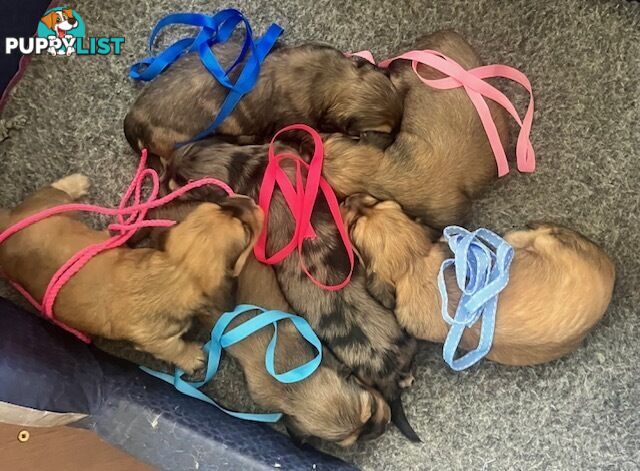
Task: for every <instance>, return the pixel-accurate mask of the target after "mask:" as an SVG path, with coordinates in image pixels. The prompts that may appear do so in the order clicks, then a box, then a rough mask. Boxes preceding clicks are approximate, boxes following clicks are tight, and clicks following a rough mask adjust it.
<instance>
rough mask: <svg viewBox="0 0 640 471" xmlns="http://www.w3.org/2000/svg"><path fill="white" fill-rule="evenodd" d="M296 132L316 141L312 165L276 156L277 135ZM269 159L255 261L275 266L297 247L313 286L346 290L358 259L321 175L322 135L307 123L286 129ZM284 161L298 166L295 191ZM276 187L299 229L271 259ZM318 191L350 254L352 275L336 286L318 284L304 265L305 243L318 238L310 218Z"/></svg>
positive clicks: (262, 189) (295, 157)
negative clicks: (304, 174)
mask: <svg viewBox="0 0 640 471" xmlns="http://www.w3.org/2000/svg"><path fill="white" fill-rule="evenodd" d="M294 130H301V131H305V132H307V133H309V134H310V135H311V137H312V138H313V143H314V150H313V156H312V158H311V161H310V163H309V164H307V163H306V162H304V161H303V160H302V159H301V158H300V157H299V156H298V155H295V154H293V153H290V152H284V153H280V154H276V153H275V150H274V143H275V140H276V139H277V138H278V136H280V135H281V134H283V133H285V132H288V131H294ZM268 157H269V162H268V164H267V168H266V170H265V174H264V178H263V180H262V185H261V187H260V195H259V197H258V205H259V206H260V207H261V208H262V210H263V211H264V215H265V218H264V227H263V229H262V232H261V234H260V237H258V241H257V242H256V245H255V246H254V249H253V250H254V254H255V256H256V258H257V259H258V260H259V261H261V262H262V263H266V264H269V265H274V264H276V263H279V262H281V261H282V260H284V259H285V258H286V257H288V256H289V255H290V254H291V252H293V251H294V250H295V249H296V248H297V251H298V256H299V257H300V266H301V267H302V270H303V271H304V272H305V273H306V274H307V276H308V277H309V279H311V281H312V282H313V283H314V284H316V285H317V286H319V287H320V288H322V289H325V290H328V291H337V290H340V289H342V288H344V287H345V286H346V285H347V284H348V283H349V281H350V280H351V275H352V274H353V268H354V265H355V257H354V255H353V248H352V246H351V241H350V240H349V236H348V234H347V231H346V229H345V225H344V222H343V221H342V215H341V214H340V205H339V203H338V199H337V198H336V195H335V194H334V192H333V190H332V189H331V186H329V184H328V183H327V181H326V180H325V179H324V178H323V177H322V175H321V174H322V163H323V160H324V145H323V144H322V139H321V137H320V135H319V134H318V133H317V131H316V130H315V129H313V128H311V127H309V126H307V125H305V124H292V125H290V126H287V127H285V128H283V129H281V130H280V131H278V132H277V133H276V135H275V136H273V139H272V140H271V144H270V145H269V153H268ZM283 160H291V161H293V162H294V163H295V165H296V168H295V188H294V185H293V184H292V183H291V181H290V180H289V177H288V176H287V174H286V173H285V171H284V170H283V169H282V167H281V166H280V164H281V162H282V161H283ZM303 168H304V169H306V170H307V177H306V184H305V183H304V179H303V177H302V169H303ZM276 184H277V185H278V188H279V189H280V191H281V192H282V195H283V196H284V198H285V201H286V203H287V206H288V207H289V210H290V211H291V215H292V216H293V218H294V219H295V223H296V226H295V231H294V233H293V237H292V238H291V240H290V241H289V242H288V243H287V244H286V245H285V246H284V247H282V248H281V249H279V250H278V251H276V253H274V254H273V255H271V256H269V257H268V256H267V255H266V245H267V229H268V224H269V209H270V207H271V200H272V198H273V192H274V190H275V187H276ZM319 190H320V191H322V194H323V195H324V198H325V199H326V201H327V205H328V206H329V211H330V212H331V215H332V216H333V220H334V221H335V223H336V226H337V228H338V232H339V233H340V238H341V239H342V243H343V245H344V247H345V250H346V252H347V256H348V257H349V264H350V269H349V274H348V275H347V276H346V278H345V279H344V280H343V281H342V282H340V283H338V284H336V285H326V284H324V283H321V282H320V281H318V280H317V279H316V278H315V277H314V276H313V275H312V274H311V273H310V272H309V270H308V268H307V265H306V264H305V262H304V256H303V253H302V250H303V247H304V241H305V240H306V239H315V238H316V233H315V231H314V230H313V227H312V226H311V216H312V214H313V207H314V206H315V203H316V198H317V196H318V191H319Z"/></svg>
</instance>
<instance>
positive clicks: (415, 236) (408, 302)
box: [344, 194, 615, 365]
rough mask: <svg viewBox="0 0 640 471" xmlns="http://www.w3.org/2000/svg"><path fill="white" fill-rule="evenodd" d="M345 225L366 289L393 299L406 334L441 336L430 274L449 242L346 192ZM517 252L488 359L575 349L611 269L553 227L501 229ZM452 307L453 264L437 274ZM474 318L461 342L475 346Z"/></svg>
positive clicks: (606, 295)
mask: <svg viewBox="0 0 640 471" xmlns="http://www.w3.org/2000/svg"><path fill="white" fill-rule="evenodd" d="M344 212H345V221H346V223H347V224H348V226H349V232H350V236H351V239H352V241H353V243H354V244H355V245H356V246H357V248H358V250H359V252H360V253H361V255H362V257H363V258H364V260H365V264H366V265H367V273H368V282H369V289H370V291H371V292H372V293H374V295H375V296H376V297H378V298H379V299H380V300H382V301H383V302H384V303H385V304H386V305H389V306H392V305H395V313H396V316H397V318H398V322H400V325H402V326H403V327H404V328H405V329H407V330H408V331H409V332H410V333H411V334H412V335H414V336H415V337H417V338H418V339H422V340H429V341H431V342H440V343H442V342H444V340H445V337H446V335H447V332H448V330H449V326H448V324H446V323H445V321H444V320H443V319H442V315H441V306H442V302H441V297H440V293H439V291H438V286H437V275H438V271H439V269H440V265H441V264H442V262H443V261H444V260H445V259H447V258H451V256H452V255H451V253H450V251H449V248H448V246H447V245H446V244H445V243H443V242H440V243H435V244H432V243H431V242H430V240H429V238H428V237H425V233H424V230H423V228H422V227H421V226H420V225H419V224H417V223H416V222H414V221H412V220H411V219H410V218H409V217H408V216H407V215H405V214H404V213H403V212H402V210H401V208H400V206H399V205H398V204H397V203H395V202H393V201H383V202H379V201H378V200H376V199H374V198H373V197H371V196H369V195H362V194H361V195H353V196H351V197H349V198H348V199H347V201H346V202H345V208H344ZM504 239H505V240H506V241H507V242H508V243H509V244H510V245H512V246H513V248H514V249H515V256H514V259H513V262H512V265H511V269H510V274H509V284H508V285H507V286H506V288H505V289H504V290H503V291H502V292H501V293H500V296H499V298H498V310H497V314H496V325H495V333H494V339H493V346H492V348H491V350H490V352H489V354H488V355H487V358H489V359H491V360H493V361H496V362H498V363H503V364H507V365H534V364H537V363H544V362H548V361H551V360H555V359H557V358H560V357H561V356H563V355H566V354H568V353H570V352H572V351H574V350H575V349H576V348H577V347H578V346H579V344H580V343H581V342H582V340H583V339H584V338H585V336H586V335H587V333H588V332H589V331H590V330H591V329H592V328H593V327H594V326H595V325H596V323H597V322H598V321H599V320H600V319H601V318H602V316H603V315H604V312H605V310H606V309H607V306H608V305H609V302H610V300H611V294H612V290H613V284H614V281H615V268H614V266H613V263H612V262H611V260H610V258H609V257H608V256H607V254H606V253H605V252H604V251H603V250H602V249H601V248H600V247H598V246H597V245H596V244H594V243H593V242H591V241H590V240H588V239H587V238H586V237H584V236H582V235H580V234H578V233H577V232H575V231H572V230H570V229H567V228H564V227H560V226H555V225H551V224H537V225H532V226H531V227H530V229H528V230H522V231H512V232H508V233H507V234H506V235H505V237H504ZM445 277H448V280H447V286H448V287H449V290H448V295H449V299H450V304H451V305H450V306H449V310H450V312H453V311H454V310H455V306H457V304H458V301H459V299H460V292H459V290H458V288H457V285H456V283H455V273H454V272H453V270H450V271H448V272H445ZM479 324H480V323H476V324H475V325H474V326H473V327H472V328H471V329H467V330H466V331H465V334H464V335H463V337H462V342H461V344H460V345H461V348H463V349H466V350H471V349H473V348H475V346H476V345H478V339H479V330H480V325H479Z"/></svg>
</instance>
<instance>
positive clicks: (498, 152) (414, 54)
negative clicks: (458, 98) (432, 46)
mask: <svg viewBox="0 0 640 471" xmlns="http://www.w3.org/2000/svg"><path fill="white" fill-rule="evenodd" d="M348 55H353V56H358V57H361V58H363V59H365V60H367V61H369V62H371V63H372V64H375V60H374V58H373V55H372V54H371V52H369V51H360V52H356V53H353V54H348ZM400 59H406V60H410V61H411V66H412V68H413V71H414V72H415V74H416V75H417V76H418V78H419V79H420V80H421V81H422V83H424V84H425V85H428V86H429V87H432V88H437V89H440V90H450V89H453V88H460V87H463V88H464V90H465V91H466V92H467V95H469V99H470V100H471V102H472V103H473V106H474V107H475V108H476V111H477V112H478V116H480V121H481V122H482V126H483V127H484V130H485V132H486V134H487V138H488V139H489V144H490V145H491V150H492V151H493V155H494V157H495V159H496V164H497V167H498V176H499V177H502V176H504V175H506V174H507V173H509V163H508V162H507V156H506V153H505V150H504V147H503V146H502V142H501V141H500V135H499V134H498V130H497V128H496V124H495V123H494V121H493V118H492V117H491V111H490V110H489V105H487V102H486V100H485V98H489V99H490V100H493V101H494V102H496V103H498V104H499V105H500V106H502V107H503V108H504V109H505V110H506V111H507V113H509V114H510V115H511V116H512V117H513V119H514V120H515V121H516V123H518V125H519V126H520V133H519V134H518V141H517V144H516V161H517V166H518V170H519V171H520V172H533V171H535V168H536V157H535V152H534V151H533V146H532V144H531V140H530V138H529V135H530V134H531V127H532V125H533V89H532V87H531V82H529V79H528V78H527V76H526V75H524V74H523V73H522V72H520V71H519V70H517V69H514V68H513V67H509V66H506V65H500V64H493V65H485V66H481V67H476V68H474V69H470V70H466V69H465V68H464V67H462V66H461V65H460V64H458V63H457V62H456V61H454V60H453V59H451V58H450V57H447V56H446V55H444V54H442V53H441V52H438V51H432V50H429V49H425V50H423V51H409V52H406V53H404V54H402V55H400V56H398V57H394V58H392V59H387V60H384V61H382V62H380V63H379V64H378V66H379V67H381V68H387V67H389V65H390V64H391V63H392V62H393V61H396V60H400ZM418 64H424V65H426V66H429V67H432V68H434V69H436V70H437V71H439V72H442V73H443V74H445V75H447V76H448V77H446V78H442V79H431V80H430V79H426V78H424V77H422V76H421V75H420V74H419V73H418ZM492 77H501V78H506V79H508V80H511V81H513V82H516V83H518V84H520V85H522V86H523V87H524V88H525V89H526V90H527V91H528V92H529V106H528V107H527V111H526V113H525V115H524V118H522V119H521V118H520V115H519V114H518V112H517V111H516V109H515V107H514V106H513V103H511V101H510V100H509V99H508V98H507V97H506V96H505V95H504V94H503V93H502V92H501V91H500V90H498V89H497V88H495V87H494V86H492V85H491V84H489V83H488V82H486V81H485V79H487V78H492Z"/></svg>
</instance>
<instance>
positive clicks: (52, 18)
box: [40, 11, 57, 29]
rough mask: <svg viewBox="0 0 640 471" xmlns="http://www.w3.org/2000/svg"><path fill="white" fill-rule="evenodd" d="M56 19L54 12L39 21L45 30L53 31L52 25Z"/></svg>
mask: <svg viewBox="0 0 640 471" xmlns="http://www.w3.org/2000/svg"><path fill="white" fill-rule="evenodd" d="M56 18H57V15H56V12H55V11H53V12H51V13H49V14H48V15H45V16H43V17H42V18H40V21H42V22H43V23H44V24H45V25H46V26H47V28H49V29H53V25H55V24H56Z"/></svg>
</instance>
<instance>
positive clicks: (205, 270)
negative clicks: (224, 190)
mask: <svg viewBox="0 0 640 471" xmlns="http://www.w3.org/2000/svg"><path fill="white" fill-rule="evenodd" d="M88 186H89V181H88V179H87V178H86V177H84V176H82V175H72V176H69V177H66V178H64V179H62V180H59V181H58V182H56V183H54V184H52V185H51V186H49V187H46V188H43V189H42V190H40V191H38V192H36V193H34V194H33V195H31V196H30V197H29V198H28V199H27V200H25V201H24V202H23V203H22V204H20V205H19V206H18V207H16V208H15V209H14V210H13V211H11V213H10V216H9V217H6V216H5V217H4V218H2V220H1V221H0V222H2V225H1V226H0V231H1V230H3V229H5V228H6V227H7V226H8V225H11V224H14V223H16V222H18V221H20V220H21V219H23V218H25V217H26V216H28V215H30V214H34V213H36V212H39V211H41V210H43V209H46V208H50V207H53V206H57V205H60V204H65V203H70V202H72V201H74V200H76V199H77V198H79V197H81V196H83V195H84V194H85V193H86V190H87V188H88ZM262 220H263V215H262V211H261V210H260V209H259V208H258V207H257V206H256V205H255V204H254V203H253V202H252V201H251V200H250V199H248V198H246V197H230V198H227V199H226V200H224V201H221V202H220V203H219V204H211V203H207V204H201V205H199V206H198V207H197V209H196V210H195V211H193V213H192V214H190V216H189V217H188V218H187V219H185V221H184V222H183V223H181V224H178V225H177V226H176V227H175V228H172V229H171V230H170V231H169V232H168V234H167V238H166V244H165V250H164V251H160V250H153V249H128V248H116V249H112V250H108V251H106V252H103V253H101V254H99V255H97V256H96V257H94V258H93V259H92V260H91V261H89V263H87V264H86V265H85V266H84V267H83V268H82V269H81V270H80V271H79V272H78V273H77V274H76V275H75V276H73V277H72V278H71V279H70V280H69V282H68V283H67V284H66V285H65V286H64V287H63V288H62V290H61V291H60V293H59V296H58V298H57V300H56V304H55V309H54V310H55V314H56V317H57V319H59V320H60V321H62V322H64V323H65V324H67V325H69V326H71V327H74V328H76V329H78V330H81V331H83V332H85V333H87V334H89V335H90V336H100V337H105V338H108V339H120V340H128V341H131V342H133V343H134V345H135V346H136V347H137V348H138V349H140V350H143V351H146V352H149V353H151V354H153V355H155V356H156V357H157V358H159V359H161V360H165V361H168V362H171V363H174V364H175V365H177V366H179V367H180V368H182V369H183V370H185V371H187V372H193V371H195V370H196V369H198V368H199V367H200V366H202V364H203V361H204V357H203V353H202V350H201V346H200V345H198V344H196V343H192V342H185V341H184V340H182V334H183V333H184V332H185V331H186V330H187V329H188V327H189V325H190V323H191V320H192V318H193V316H194V315H196V314H198V313H199V311H200V310H202V309H205V308H207V307H208V306H210V305H213V306H215V307H216V308H217V309H227V308H229V307H232V306H233V296H232V295H233V293H232V287H233V278H234V277H236V276H238V274H239V273H240V271H241V269H242V266H243V264H244V262H245V261H246V257H247V256H248V254H249V252H250V250H251V248H252V246H253V244H254V243H255V240H256V238H257V235H258V233H259V231H260V228H261V226H262ZM108 237H109V234H108V233H107V232H106V231H94V230H92V229H90V228H89V227H87V226H86V225H85V224H83V223H82V222H81V221H80V220H79V219H77V216H76V215H73V214H70V213H66V214H62V215H56V216H52V217H49V218H47V219H44V220H42V221H40V222H38V223H36V224H34V225H32V226H30V227H28V228H26V229H24V230H22V231H20V232H18V233H17V234H15V235H13V236H12V237H10V238H9V239H8V240H7V241H5V243H3V244H2V245H1V246H0V267H1V268H2V270H3V271H4V272H5V273H6V275H7V276H8V277H9V278H11V279H12V280H14V281H16V282H18V283H19V284H20V285H22V286H23V287H24V288H26V289H27V291H28V292H29V293H31V295H32V296H34V297H35V298H36V299H41V298H42V296H43V294H44V291H45V289H46V287H47V285H48V283H49V280H50V279H51V277H52V276H53V274H54V272H55V271H56V270H57V269H58V268H59V267H60V266H61V265H62V264H63V263H64V262H66V261H67V260H68V259H69V258H70V257H71V256H73V255H74V254H75V253H77V252H78V251H79V250H81V249H83V248H85V247H87V246H89V245H91V244H95V243H98V242H102V241H104V240H106V239H107V238H108Z"/></svg>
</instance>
